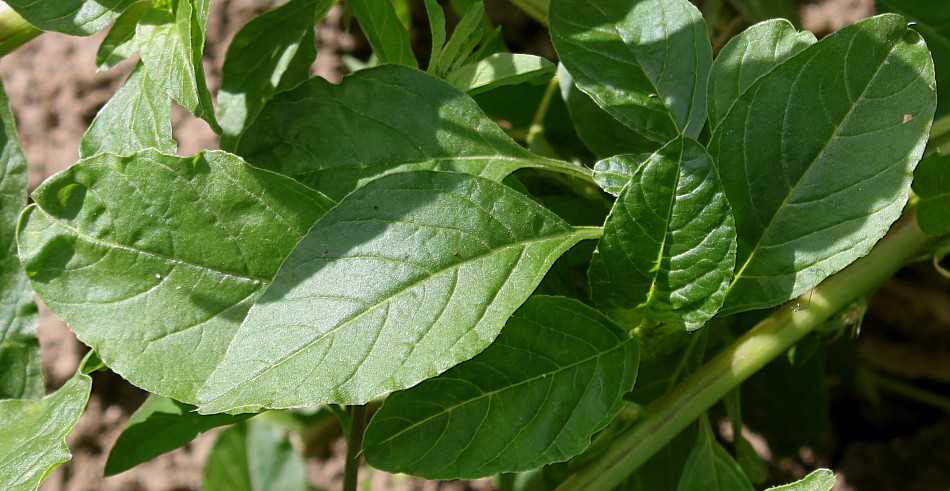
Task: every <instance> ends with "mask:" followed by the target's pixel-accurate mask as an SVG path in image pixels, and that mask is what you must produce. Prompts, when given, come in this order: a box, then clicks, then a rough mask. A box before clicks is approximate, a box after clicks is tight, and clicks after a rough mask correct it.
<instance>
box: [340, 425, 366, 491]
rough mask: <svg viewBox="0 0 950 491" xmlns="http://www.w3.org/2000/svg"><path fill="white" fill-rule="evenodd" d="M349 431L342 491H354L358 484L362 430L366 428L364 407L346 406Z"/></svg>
mask: <svg viewBox="0 0 950 491" xmlns="http://www.w3.org/2000/svg"><path fill="white" fill-rule="evenodd" d="M347 410H348V412H349V413H350V431H349V435H347V439H346V467H345V468H344V471H343V491H356V488H357V485H358V484H359V473H360V460H361V459H362V457H361V456H362V453H361V449H362V447H363V430H364V429H365V426H366V406H348V407H347Z"/></svg>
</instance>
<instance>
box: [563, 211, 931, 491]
mask: <svg viewBox="0 0 950 491" xmlns="http://www.w3.org/2000/svg"><path fill="white" fill-rule="evenodd" d="M935 239H936V238H935V237H932V236H927V235H925V234H924V233H923V232H921V231H920V229H919V228H918V227H917V221H916V214H915V213H914V212H913V211H912V212H910V213H908V214H906V215H905V216H904V217H903V218H902V219H901V220H900V221H899V222H898V223H897V224H895V226H894V227H893V228H892V229H891V232H890V233H888V235H887V236H886V237H885V238H884V239H883V240H881V241H880V242H879V243H878V244H877V245H876V246H875V247H874V249H872V250H871V253H870V254H868V255H867V256H865V257H864V258H862V259H859V260H858V261H856V262H855V263H854V264H852V265H851V266H849V267H847V268H845V269H844V270H842V271H841V272H839V273H838V274H835V275H833V276H831V277H829V278H828V279H827V280H825V281H824V282H823V283H822V284H821V285H820V287H818V288H815V289H814V290H813V291H812V292H811V293H806V294H805V295H806V296H807V295H811V301H810V302H809V303H808V307H807V308H805V309H800V310H793V309H792V308H790V307H789V305H797V304H798V302H797V301H794V300H793V301H792V302H790V304H787V305H786V306H783V307H782V308H780V309H779V310H777V311H775V313H773V314H772V315H770V316H769V317H768V318H766V319H765V320H763V321H762V322H760V323H759V324H757V325H756V326H755V327H753V328H752V329H751V330H750V331H749V332H748V333H746V334H745V335H743V336H742V337H741V338H739V339H737V340H736V341H735V342H734V343H733V344H732V345H730V346H729V347H728V348H726V349H725V350H724V351H723V352H721V353H719V354H718V355H716V357H714V358H713V359H712V360H710V361H709V362H707V363H706V364H705V365H704V366H703V367H701V368H700V369H699V370H697V371H696V372H695V373H693V374H692V375H691V376H689V377H687V378H686V379H684V380H683V381H682V382H681V383H680V384H679V385H677V386H676V387H675V388H674V389H673V390H672V391H671V392H669V393H668V394H666V395H665V396H663V397H661V398H660V399H657V400H656V401H654V402H653V403H652V404H650V405H649V406H647V408H646V410H645V413H644V416H643V418H642V419H640V420H639V421H638V422H637V424H635V425H634V426H633V427H631V428H630V429H629V430H627V431H625V432H623V433H622V434H620V435H619V436H618V437H617V438H616V439H615V440H614V441H613V442H612V443H611V445H610V446H609V447H607V449H606V450H605V451H604V452H603V453H602V454H601V455H600V456H598V457H597V458H596V459H594V460H593V461H592V462H591V463H590V464H589V465H588V466H587V467H585V468H583V469H581V470H580V471H579V472H577V473H576V474H574V475H573V476H571V477H570V478H569V479H568V480H567V481H565V482H564V483H563V484H562V485H561V486H560V487H558V490H561V491H566V490H586V491H593V490H609V489H613V488H615V487H616V486H617V485H619V484H620V483H621V482H622V481H623V480H624V479H625V478H626V477H627V476H629V475H630V474H632V473H633V472H634V471H635V470H636V469H637V467H639V466H640V465H642V464H643V463H644V462H646V461H647V460H648V459H649V458H650V457H652V456H653V455H654V454H655V453H656V452H657V451H659V450H660V449H661V448H663V446H665V445H666V444H667V443H669V441H670V440H672V439H673V438H674V437H675V436H676V435H677V434H679V433H680V432H681V431H682V430H683V429H684V428H686V426H687V425H689V424H690V423H691V422H692V421H694V420H695V419H696V418H697V417H699V415H701V414H702V413H703V412H704V411H706V410H707V409H709V407H711V406H712V405H713V404H715V403H716V401H718V400H720V399H722V398H723V396H725V395H726V394H727V393H728V392H729V391H731V390H733V389H734V388H736V387H737V386H738V385H739V384H740V383H741V382H742V381H744V380H745V379H747V378H748V377H749V376H750V375H752V374H753V373H755V372H756V371H758V370H759V369H760V368H762V367H763V366H765V365H766V364H767V363H769V362H770V361H772V360H773V359H774V358H776V357H777V356H779V355H781V354H782V353H784V352H785V351H786V350H788V348H790V347H791V346H792V345H794V344H795V343H796V342H798V341H799V340H800V339H801V338H802V337H803V336H805V334H808V332H810V331H811V330H812V329H814V328H816V327H818V326H819V325H821V324H822V323H824V322H825V320H827V319H828V318H829V317H830V316H832V315H833V314H834V313H835V312H837V311H839V310H840V309H842V308H844V307H845V306H846V305H848V304H849V303H850V302H852V301H853V300H854V299H856V298H858V297H860V296H862V295H864V294H866V293H867V292H868V291H870V290H871V289H873V288H875V287H876V286H877V285H879V284H880V283H881V282H883V281H884V280H886V279H887V278H889V277H890V276H891V275H893V274H894V273H895V272H896V271H897V270H898V269H900V267H901V266H903V265H904V264H906V263H907V262H910V261H912V260H914V259H915V258H917V257H918V255H919V254H920V253H921V252H922V251H923V250H924V249H925V248H926V247H927V246H928V245H930V244H931V243H933V242H934V241H935ZM803 302H804V300H803Z"/></svg>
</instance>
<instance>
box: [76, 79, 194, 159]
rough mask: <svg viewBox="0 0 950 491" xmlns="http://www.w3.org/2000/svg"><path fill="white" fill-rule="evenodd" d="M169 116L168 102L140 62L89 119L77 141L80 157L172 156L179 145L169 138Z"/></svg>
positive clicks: (170, 136) (170, 110)
mask: <svg viewBox="0 0 950 491" xmlns="http://www.w3.org/2000/svg"><path fill="white" fill-rule="evenodd" d="M171 116H172V104H171V101H169V100H168V96H167V95H165V92H164V91H163V90H161V88H160V87H158V86H156V85H155V83H154V82H152V80H151V79H150V78H149V77H148V74H147V73H146V71H145V69H144V68H143V65H142V62H141V61H140V62H139V63H138V65H136V66H135V70H133V71H132V74H131V75H129V79H128V80H126V81H125V84H124V85H123V86H122V87H121V88H120V89H119V91H118V92H116V93H115V95H114V96H112V98H111V99H109V102H107V103H106V105H105V106H103V107H102V109H100V110H99V114H97V115H96V118H95V119H93V120H92V124H91V125H89V129H88V130H86V134H85V135H83V137H82V141H81V142H79V156H80V157H82V158H86V157H92V156H93V155H96V154H100V153H106V152H108V153H114V154H116V155H131V154H133V153H136V152H138V151H140V150H144V149H146V148H154V149H157V150H158V151H160V152H163V153H171V154H173V153H175V152H176V151H177V150H178V144H177V143H176V142H175V140H174V139H172V123H171Z"/></svg>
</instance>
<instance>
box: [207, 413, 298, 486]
mask: <svg viewBox="0 0 950 491" xmlns="http://www.w3.org/2000/svg"><path fill="white" fill-rule="evenodd" d="M201 489H203V490H205V491H308V490H309V489H310V487H309V486H308V484H307V468H306V465H305V463H304V458H303V455H302V454H301V453H300V452H299V451H298V450H297V449H295V448H294V446H293V445H291V443H290V440H288V438H287V435H286V434H285V433H284V432H282V431H281V430H280V429H279V428H277V427H276V426H274V425H271V424H269V423H268V422H266V421H262V420H261V418H255V419H252V420H249V421H245V422H243V423H238V424H237V425H234V426H232V427H231V428H228V429H226V430H224V431H222V432H221V434H220V435H218V439H217V441H215V444H214V447H213V448H212V449H211V453H210V454H208V460H207V461H206V462H205V468H204V476H202V479H201Z"/></svg>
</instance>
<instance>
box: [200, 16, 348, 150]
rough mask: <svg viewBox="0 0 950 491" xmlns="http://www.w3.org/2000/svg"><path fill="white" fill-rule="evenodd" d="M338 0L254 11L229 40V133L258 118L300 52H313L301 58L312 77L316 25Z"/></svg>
mask: <svg viewBox="0 0 950 491" xmlns="http://www.w3.org/2000/svg"><path fill="white" fill-rule="evenodd" d="M334 3H335V1H334V0H293V1H291V2H287V3H286V4H284V5H282V6H280V7H277V8H275V9H273V10H271V11H269V12H266V13H264V14H262V15H259V16H257V17H255V18H254V19H252V20H251V21H250V22H248V23H247V24H246V25H245V26H244V27H243V28H241V30H240V31H238V33H237V34H236V35H235V36H234V40H233V41H231V45H230V46H228V53H227V56H226V57H225V59H224V67H223V69H222V73H221V90H220V91H219V92H218V122H219V123H220V124H221V128H222V129H223V130H224V136H225V137H229V138H235V137H237V135H239V134H241V132H242V131H244V129H245V128H246V127H247V125H248V124H249V123H250V122H251V121H253V120H254V118H255V117H256V116H257V114H258V113H259V112H260V110H261V108H262V107H264V103H265V102H267V101H268V100H269V99H270V98H271V97H273V95H274V93H276V92H277V91H278V88H279V87H280V86H281V84H282V83H283V80H284V75H285V74H287V73H288V70H290V69H293V68H294V64H293V62H294V60H295V59H296V58H297V54H298V52H299V53H307V54H308V55H309V56H312V58H310V59H309V60H306V59H305V60H302V61H301V62H300V63H299V65H305V68H306V70H305V71H306V74H305V76H304V77H302V79H307V78H310V65H312V64H313V61H314V60H315V59H316V52H315V51H314V49H313V37H312V33H313V27H314V24H315V23H316V22H318V21H319V20H320V19H321V18H323V16H324V15H325V14H326V12H327V10H329V8H330V7H331V6H332V5H333V4H334ZM308 34H310V35H308ZM307 42H309V43H310V46H306V45H305V44H304V43H307ZM288 75H291V76H295V75H296V74H292V73H291V74H288Z"/></svg>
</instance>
